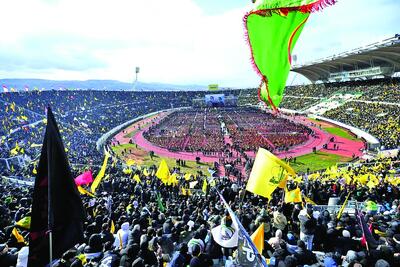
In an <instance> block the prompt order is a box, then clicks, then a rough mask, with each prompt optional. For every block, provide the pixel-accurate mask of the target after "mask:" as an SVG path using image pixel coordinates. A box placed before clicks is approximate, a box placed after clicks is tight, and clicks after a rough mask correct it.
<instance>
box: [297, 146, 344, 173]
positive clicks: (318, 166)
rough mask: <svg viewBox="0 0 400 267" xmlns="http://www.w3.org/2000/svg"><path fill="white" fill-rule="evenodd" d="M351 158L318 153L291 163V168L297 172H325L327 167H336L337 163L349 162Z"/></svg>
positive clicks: (301, 157) (298, 158)
mask: <svg viewBox="0 0 400 267" xmlns="http://www.w3.org/2000/svg"><path fill="white" fill-rule="evenodd" d="M350 160H351V158H348V157H343V156H340V155H335V154H331V153H326V152H321V151H318V152H317V153H311V154H307V155H303V156H300V157H297V158H296V163H293V162H291V163H290V166H291V167H292V168H293V169H294V170H295V171H296V172H302V173H304V172H306V171H307V169H309V171H311V172H312V171H317V170H325V169H326V168H327V167H330V166H332V165H336V164H337V163H343V162H349V161H350Z"/></svg>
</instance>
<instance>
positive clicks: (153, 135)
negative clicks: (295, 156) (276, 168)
mask: <svg viewBox="0 0 400 267" xmlns="http://www.w3.org/2000/svg"><path fill="white" fill-rule="evenodd" d="M309 134H311V130H310V129H308V128H307V127H305V126H303V125H300V124H295V123H293V122H291V121H289V120H287V119H284V118H280V117H276V116H274V115H272V114H270V113H264V112H260V111H259V110H258V109H255V108H250V107H247V108H245V107H241V108H218V109H215V108H212V109H207V108H206V109H190V110H183V111H179V112H174V113H173V114H171V115H170V116H168V117H167V118H165V119H164V120H163V121H162V122H160V123H159V124H157V125H154V126H152V127H151V128H150V129H149V130H148V131H147V132H145V135H144V136H145V137H146V138H147V139H148V140H149V141H150V142H152V143H154V144H156V145H158V146H161V147H164V148H167V149H169V150H171V151H191V152H203V153H208V152H218V151H224V150H226V145H227V143H226V142H225V139H224V135H225V136H230V139H231V140H232V145H233V147H234V148H235V149H236V150H240V151H256V150H257V149H258V147H265V148H268V149H270V150H274V149H277V150H285V149H286V150H287V149H289V148H290V147H293V146H296V145H299V144H302V143H304V142H305V141H307V140H308V136H309Z"/></svg>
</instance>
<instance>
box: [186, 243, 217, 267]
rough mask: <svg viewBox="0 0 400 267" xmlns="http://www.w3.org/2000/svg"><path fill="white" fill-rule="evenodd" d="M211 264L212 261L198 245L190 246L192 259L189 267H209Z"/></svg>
mask: <svg viewBox="0 0 400 267" xmlns="http://www.w3.org/2000/svg"><path fill="white" fill-rule="evenodd" d="M209 266H213V261H212V260H211V259H210V257H209V256H208V255H207V254H204V253H202V252H201V248H200V246H199V245H194V246H193V248H192V259H191V260H190V267H209Z"/></svg>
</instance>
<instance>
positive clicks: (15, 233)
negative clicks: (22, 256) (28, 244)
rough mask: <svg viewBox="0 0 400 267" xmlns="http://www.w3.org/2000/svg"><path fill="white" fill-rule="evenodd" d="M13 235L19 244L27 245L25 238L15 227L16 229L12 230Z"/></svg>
mask: <svg viewBox="0 0 400 267" xmlns="http://www.w3.org/2000/svg"><path fill="white" fill-rule="evenodd" d="M12 234H13V236H15V238H16V239H17V242H18V243H25V239H24V237H23V236H22V235H21V234H20V233H19V232H18V230H17V228H15V227H14V229H13V230H12Z"/></svg>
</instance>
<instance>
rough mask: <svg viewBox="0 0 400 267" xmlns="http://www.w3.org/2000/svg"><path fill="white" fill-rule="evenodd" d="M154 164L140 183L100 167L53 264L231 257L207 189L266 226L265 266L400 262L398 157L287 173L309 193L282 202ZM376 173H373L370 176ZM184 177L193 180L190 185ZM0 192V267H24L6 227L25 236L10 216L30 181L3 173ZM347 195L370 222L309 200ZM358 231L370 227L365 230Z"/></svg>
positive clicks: (185, 262)
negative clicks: (165, 175)
mask: <svg viewBox="0 0 400 267" xmlns="http://www.w3.org/2000/svg"><path fill="white" fill-rule="evenodd" d="M156 168H157V167H156V166H151V167H149V168H148V169H146V171H144V168H142V169H141V170H140V171H139V170H137V171H136V172H135V173H137V174H139V175H140V181H135V180H134V179H131V178H129V177H128V176H127V175H126V174H124V173H123V172H121V167H120V166H119V164H115V165H114V164H113V165H112V166H111V167H108V169H107V173H108V175H109V177H108V178H107V179H105V180H104V181H103V182H102V183H101V185H100V188H98V189H97V191H96V193H97V194H96V197H94V198H93V197H90V196H86V195H82V200H83V203H84V206H85V209H86V212H87V217H86V220H85V224H84V233H85V238H84V239H85V240H83V241H82V243H79V244H76V246H75V247H72V248H71V249H70V250H68V251H65V253H64V254H63V256H62V258H61V259H57V260H56V261H55V263H54V265H53V266H165V265H164V264H167V266H173V267H175V266H176V267H178V266H179V267H183V266H191V267H194V266H224V264H225V263H227V264H229V260H230V259H235V258H236V254H237V251H236V248H235V247H234V248H232V249H228V248H223V247H221V246H220V245H219V244H218V243H217V242H216V241H215V238H214V236H213V235H212V233H211V229H213V228H214V227H216V226H218V225H225V226H228V227H229V226H231V225H232V218H231V217H230V216H229V213H228V212H227V211H226V209H225V207H224V205H223V204H222V203H221V201H220V199H219V196H218V195H217V194H216V190H215V189H217V190H218V191H219V192H221V194H222V195H223V197H224V198H225V200H226V201H227V202H228V203H229V205H230V206H231V207H232V209H233V210H234V212H235V213H236V215H237V216H238V218H239V220H240V221H241V223H242V225H243V226H244V227H245V229H246V231H248V233H249V234H251V233H253V232H255V231H256V229H257V228H258V227H259V226H260V225H261V224H264V249H263V252H262V255H263V256H264V257H265V258H266V259H267V262H269V266H306V265H307V266H311V265H313V264H314V265H313V266H399V264H400V221H399V219H400V203H399V197H400V191H399V183H398V179H399V178H397V179H395V178H394V175H398V173H399V168H400V164H399V158H392V159H390V160H379V161H376V162H374V161H371V162H364V163H362V165H358V166H350V167H348V168H344V169H343V170H338V169H337V168H336V169H335V170H334V168H331V169H329V170H326V171H324V172H321V173H316V174H306V175H305V176H303V177H294V178H291V179H290V180H289V181H288V183H287V189H288V190H292V189H295V188H297V187H298V188H300V190H301V192H302V195H303V196H306V197H308V198H306V197H304V198H303V201H304V202H303V203H300V202H296V203H286V202H283V201H282V200H283V198H282V190H281V189H277V190H276V191H275V192H274V194H273V195H272V197H271V199H270V200H269V201H267V199H264V198H262V197H258V196H256V195H253V194H251V193H248V192H247V193H246V192H245V190H244V186H245V184H244V183H237V182H236V181H235V180H229V179H226V178H223V177H218V176H215V175H214V177H213V178H212V180H210V179H209V180H208V182H209V185H208V186H207V187H206V189H205V190H204V188H203V190H202V189H201V188H202V186H201V185H202V184H203V179H205V178H206V177H207V176H208V175H201V174H200V175H197V176H196V177H191V178H187V177H185V175H184V174H183V173H180V169H179V167H175V168H174V169H173V170H172V172H175V173H177V176H178V179H179V183H178V185H176V186H166V185H164V184H163V183H162V182H161V181H160V179H158V178H157V177H155V176H154V173H155V170H156ZM212 172H213V171H212ZM396 172H397V174H396ZM365 175H367V178H362V177H365ZM369 176H371V177H369ZM372 177H373V178H372ZM374 179H378V181H374V182H371V181H373V180H374ZM191 182H197V183H196V185H195V186H194V187H193V188H191V189H189V188H190V187H191V186H190V183H191ZM184 190H185V193H184ZM0 192H1V196H0V210H1V214H2V216H1V218H0V248H1V250H0V266H5V267H7V266H19V267H20V266H21V267H22V266H26V263H24V259H25V260H26V256H27V253H28V252H27V247H26V243H25V241H23V242H22V241H21V240H18V239H17V238H16V236H15V235H14V234H13V233H12V232H13V230H14V228H16V229H17V230H18V231H19V232H20V234H21V235H22V237H24V240H28V238H27V230H26V229H25V228H24V227H21V226H18V223H17V222H19V221H20V220H21V219H24V218H25V217H27V216H29V215H30V210H29V206H30V204H31V202H32V188H30V187H24V186H15V184H12V183H7V182H6V181H2V182H1V183H0ZM350 192H351V193H350ZM349 193H350V200H352V201H358V203H360V202H361V203H360V204H359V209H360V212H362V213H363V214H364V216H365V221H366V223H367V226H368V227H369V228H363V227H362V223H361V221H360V220H359V219H358V218H357V217H356V216H355V215H354V212H351V211H347V210H346V211H344V212H343V213H342V214H341V216H340V217H339V218H337V216H336V214H333V213H330V212H329V211H328V210H325V209H324V208H323V206H317V205H315V203H313V202H316V203H318V204H326V203H327V202H328V201H329V199H330V198H338V199H339V203H338V204H339V205H340V204H341V203H343V202H344V201H345V199H346V196H348V195H349ZM159 198H160V199H161V204H160V199H159ZM302 204H303V205H302ZM111 225H114V226H113V227H115V232H114V231H113V230H111V228H112V226H111ZM366 229H370V231H371V235H366V234H365V233H364V232H363V231H365V230H366ZM111 232H113V233H111ZM363 233H364V235H365V236H367V239H364V238H363ZM366 244H368V245H366ZM17 262H18V264H17ZM357 264H358V265H357ZM228 266H233V265H228Z"/></svg>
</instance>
